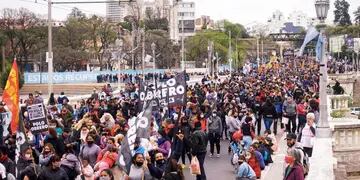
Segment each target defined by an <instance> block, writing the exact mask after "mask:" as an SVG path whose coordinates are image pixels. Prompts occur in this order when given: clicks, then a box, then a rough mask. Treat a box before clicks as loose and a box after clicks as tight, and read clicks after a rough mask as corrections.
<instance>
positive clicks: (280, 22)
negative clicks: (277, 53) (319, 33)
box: [267, 10, 319, 33]
mask: <svg viewBox="0 0 360 180" xmlns="http://www.w3.org/2000/svg"><path fill="white" fill-rule="evenodd" d="M318 22H319V21H318V20H317V18H311V17H308V16H307V14H305V13H304V12H302V11H293V12H292V13H290V14H289V16H288V17H285V15H284V14H283V13H282V12H281V11H279V10H277V11H275V12H274V13H273V14H272V16H271V17H270V18H269V20H268V22H267V26H268V28H267V29H268V31H269V32H270V33H281V32H282V29H283V28H285V26H286V24H289V23H292V25H293V26H294V27H303V28H304V29H307V28H308V27H309V26H315V25H316V24H318Z"/></svg>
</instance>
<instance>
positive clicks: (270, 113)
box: [260, 98, 277, 130]
mask: <svg viewBox="0 0 360 180" xmlns="http://www.w3.org/2000/svg"><path fill="white" fill-rule="evenodd" d="M260 114H261V115H262V116H263V118H264V124H265V129H266V130H270V128H271V124H272V123H273V121H274V119H275V118H276V114H277V113H276V109H275V106H274V104H273V103H272V102H271V99H270V98H267V99H266V102H265V103H264V105H263V106H261V112H260Z"/></svg>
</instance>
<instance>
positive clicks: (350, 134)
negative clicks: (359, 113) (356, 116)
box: [333, 123, 360, 180]
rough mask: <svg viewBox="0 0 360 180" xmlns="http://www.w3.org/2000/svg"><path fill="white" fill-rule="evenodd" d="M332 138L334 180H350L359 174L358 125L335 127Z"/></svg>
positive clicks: (359, 125)
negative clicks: (334, 161)
mask: <svg viewBox="0 0 360 180" xmlns="http://www.w3.org/2000/svg"><path fill="white" fill-rule="evenodd" d="M333 138H334V141H333V156H334V158H335V159H336V161H337V163H336V165H335V166H334V175H335V179H336V180H338V179H339V180H347V179H349V180H350V179H351V178H353V177H352V176H353V175H354V174H355V175H356V174H358V173H359V172H360V163H359V162H360V124H359V123H353V124H351V123H349V124H342V125H335V126H334V130H333Z"/></svg>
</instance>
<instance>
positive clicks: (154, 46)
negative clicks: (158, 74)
mask: <svg viewBox="0 0 360 180" xmlns="http://www.w3.org/2000/svg"><path fill="white" fill-rule="evenodd" d="M155 48H156V44H155V43H154V42H153V43H151V50H152V57H153V61H154V72H153V77H154V85H155V70H156V58H155Z"/></svg>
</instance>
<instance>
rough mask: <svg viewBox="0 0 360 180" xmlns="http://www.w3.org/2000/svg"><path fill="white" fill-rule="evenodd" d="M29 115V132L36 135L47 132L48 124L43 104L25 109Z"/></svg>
mask: <svg viewBox="0 0 360 180" xmlns="http://www.w3.org/2000/svg"><path fill="white" fill-rule="evenodd" d="M27 112H28V115H29V122H30V131H31V132H32V133H33V134H38V133H41V132H44V131H47V130H48V127H49V126H48V123H47V120H46V114H45V109H44V106H43V104H34V105H31V106H28V107H27Z"/></svg>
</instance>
